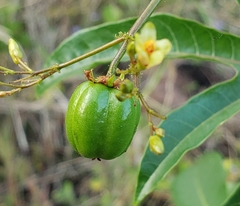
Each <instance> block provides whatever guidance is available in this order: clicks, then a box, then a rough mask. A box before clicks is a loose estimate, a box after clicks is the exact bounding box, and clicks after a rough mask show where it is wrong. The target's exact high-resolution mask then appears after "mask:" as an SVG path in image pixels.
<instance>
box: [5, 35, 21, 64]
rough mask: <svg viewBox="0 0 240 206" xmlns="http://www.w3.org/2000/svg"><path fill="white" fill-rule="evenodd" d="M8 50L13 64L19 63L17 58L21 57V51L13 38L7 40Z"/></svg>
mask: <svg viewBox="0 0 240 206" xmlns="http://www.w3.org/2000/svg"><path fill="white" fill-rule="evenodd" d="M8 51H9V54H10V56H11V58H12V60H13V62H14V63H15V64H19V63H20V62H19V59H22V56H23V55H22V52H21V51H20V49H19V46H18V44H17V42H16V41H15V40H14V39H12V38H11V39H9V41H8Z"/></svg>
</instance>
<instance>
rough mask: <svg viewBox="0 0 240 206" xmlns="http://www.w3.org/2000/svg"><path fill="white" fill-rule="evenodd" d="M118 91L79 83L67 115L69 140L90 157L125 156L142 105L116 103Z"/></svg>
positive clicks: (80, 152) (108, 157) (133, 102)
mask: <svg viewBox="0 0 240 206" xmlns="http://www.w3.org/2000/svg"><path fill="white" fill-rule="evenodd" d="M117 92H118V90H116V89H114V88H109V87H107V86H105V85H103V84H97V83H93V82H91V81H87V82H84V83H82V84H80V85H79V86H78V87H77V88H76V90H75V91H74V93H73V94H72V97H71V99H70V101H69V105H68V110H67V113H66V132H67V138H68V140H69V142H70V144H71V145H72V146H73V148H74V149H75V150H76V151H77V152H78V153H79V154H80V155H82V156H84V157H87V158H100V159H113V158H115V157H118V156H119V155H121V154H122V153H124V152H125V151H126V150H127V149H128V147H129V145H130V143H131V141H132V138H133V136H134V134H135V131H136V128H137V125H138V122H139V118H140V103H139V100H138V99H136V98H135V97H132V98H130V99H127V100H125V101H123V102H120V101H118V100H117V98H116V96H115V94H116V93H117Z"/></svg>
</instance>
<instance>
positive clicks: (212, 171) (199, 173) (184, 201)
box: [171, 152, 227, 206]
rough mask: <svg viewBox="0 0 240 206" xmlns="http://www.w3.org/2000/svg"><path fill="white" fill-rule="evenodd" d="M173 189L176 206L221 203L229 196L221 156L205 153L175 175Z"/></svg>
mask: <svg viewBox="0 0 240 206" xmlns="http://www.w3.org/2000/svg"><path fill="white" fill-rule="evenodd" d="M171 191H172V193H171V194H172V198H173V200H174V203H175V205H176V206H193V205H194V206H203V205H209V206H210V205H220V204H221V203H222V202H223V201H224V200H225V199H226V197H227V187H226V172H225V171H224V169H223V166H222V159H221V156H220V155H219V154H218V153H216V152H212V153H206V154H204V155H203V156H202V157H201V158H199V159H198V160H197V161H196V162H195V163H194V164H193V165H192V166H191V167H189V168H187V169H186V170H184V171H183V172H181V173H180V174H178V175H177V176H176V177H175V179H174V181H173V183H172V189H171Z"/></svg>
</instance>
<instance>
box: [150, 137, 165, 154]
mask: <svg viewBox="0 0 240 206" xmlns="http://www.w3.org/2000/svg"><path fill="white" fill-rule="evenodd" d="M149 147H150V151H151V152H153V153H154V154H157V155H160V154H162V153H163V152H164V145H163V142H162V140H161V138H159V137H158V136H157V135H153V136H150V138H149Z"/></svg>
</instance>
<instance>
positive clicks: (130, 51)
mask: <svg viewBox="0 0 240 206" xmlns="http://www.w3.org/2000/svg"><path fill="white" fill-rule="evenodd" d="M127 54H128V55H129V57H134V55H135V54H136V49H135V43H134V41H130V42H129V43H128V45H127Z"/></svg>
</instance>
